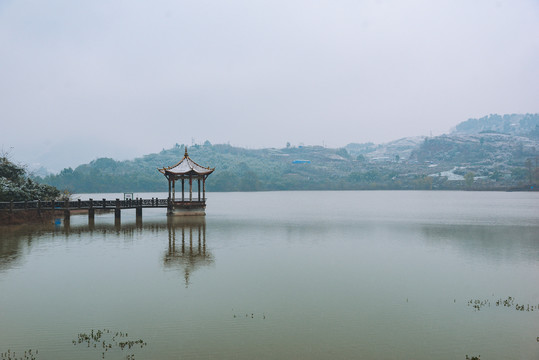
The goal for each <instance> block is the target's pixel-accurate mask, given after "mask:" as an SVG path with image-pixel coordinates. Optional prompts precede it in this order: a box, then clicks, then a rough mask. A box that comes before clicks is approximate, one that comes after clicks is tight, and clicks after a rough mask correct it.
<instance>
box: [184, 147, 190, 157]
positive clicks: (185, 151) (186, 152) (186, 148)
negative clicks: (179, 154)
mask: <svg viewBox="0 0 539 360" xmlns="http://www.w3.org/2000/svg"><path fill="white" fill-rule="evenodd" d="M188 156H189V155H187V145H185V157H188Z"/></svg>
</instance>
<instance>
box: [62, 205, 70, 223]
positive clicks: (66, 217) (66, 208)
mask: <svg viewBox="0 0 539 360" xmlns="http://www.w3.org/2000/svg"><path fill="white" fill-rule="evenodd" d="M70 219H71V213H70V211H69V199H68V200H66V201H64V222H65V223H68V222H69V220H70Z"/></svg>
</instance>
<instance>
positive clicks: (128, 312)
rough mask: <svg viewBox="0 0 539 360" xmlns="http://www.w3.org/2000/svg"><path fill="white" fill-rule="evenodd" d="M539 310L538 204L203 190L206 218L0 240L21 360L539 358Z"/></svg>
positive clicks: (38, 231) (6, 314)
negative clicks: (209, 192)
mask: <svg viewBox="0 0 539 360" xmlns="http://www.w3.org/2000/svg"><path fill="white" fill-rule="evenodd" d="M135 196H143V197H152V196H158V197H160V198H165V197H166V194H135ZM88 197H93V198H95V199H99V198H103V197H107V198H111V197H114V198H115V197H120V196H118V194H108V195H103V194H93V195H88V194H86V195H81V198H88ZM186 220H189V221H186ZM470 300H471V301H472V303H471V304H470ZM504 301H505V305H506V306H504ZM497 302H498V305H497ZM521 305H524V307H523V310H520V309H521V307H520V306H521ZM538 306H539V193H497V192H428V191H425V192H421V191H418V192H413V191H408V192H400V191H377V192H369V191H362V192H267V193H264V192H262V193H212V194H208V208H207V216H206V217H205V218H202V219H193V218H191V219H181V218H176V219H167V217H166V215H165V209H144V210H143V219H142V222H138V223H137V222H136V220H135V212H134V210H127V211H123V212H122V219H121V224H115V222H114V214H113V213H109V214H102V215H96V218H95V225H93V226H89V225H88V219H87V216H86V215H72V217H71V221H70V224H69V226H68V225H66V224H63V222H62V223H58V224H47V225H43V226H24V227H16V228H11V227H2V228H0V352H1V353H3V354H4V353H6V352H7V351H8V349H9V350H10V353H12V352H13V351H15V352H16V353H17V355H16V357H22V358H24V351H29V350H32V356H34V354H35V353H36V351H38V354H37V355H35V358H37V359H103V358H105V359H126V358H128V356H129V358H132V357H131V356H132V355H134V356H135V358H136V359H255V358H256V359H429V360H430V359H465V357H466V355H468V356H470V357H471V356H478V355H481V360H489V359H539V339H538V337H539V309H538ZM92 330H93V331H94V338H93V339H92V338H90V339H89V340H87V339H86V340H85V339H83V340H82V341H81V343H79V341H78V340H79V335H80V334H88V335H89V336H90V337H91V336H92ZM97 330H105V332H104V334H103V335H101V334H99V335H100V336H97V335H96V334H97ZM107 331H108V332H107ZM117 333H118V334H117ZM81 336H82V337H83V338H84V335H81ZM139 339H140V340H142V341H141V342H138V341H139ZM129 341H131V343H129ZM120 342H124V343H126V346H125V347H124V348H123V349H122V348H121V347H120ZM135 342H137V343H135ZM103 344H105V346H107V350H106V351H105V350H104V347H103V346H104V345H103ZM129 344H131V345H133V347H131V348H129ZM109 345H110V348H109ZM29 354H30V353H29V352H28V353H27V358H30V355H29ZM2 356H3V355H2ZM2 356H0V359H3V357H2Z"/></svg>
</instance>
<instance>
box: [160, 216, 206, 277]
mask: <svg viewBox="0 0 539 360" xmlns="http://www.w3.org/2000/svg"><path fill="white" fill-rule="evenodd" d="M167 228H168V251H167V253H166V254H165V256H164V265H165V266H166V267H170V268H178V269H181V270H182V271H183V275H184V280H185V286H186V287H188V286H189V280H190V279H189V278H190V276H191V274H192V273H193V272H194V271H195V270H196V269H198V268H200V267H203V266H208V265H211V264H213V262H214V258H213V255H212V254H211V253H210V252H209V251H208V250H207V249H206V218H205V217H204V216H184V217H175V216H169V217H168V219H167Z"/></svg>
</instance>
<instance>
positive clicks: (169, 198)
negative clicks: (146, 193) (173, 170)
mask: <svg viewBox="0 0 539 360" xmlns="http://www.w3.org/2000/svg"><path fill="white" fill-rule="evenodd" d="M170 192H171V183H170V178H168V201H171V200H172V197H171V196H170Z"/></svg>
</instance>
